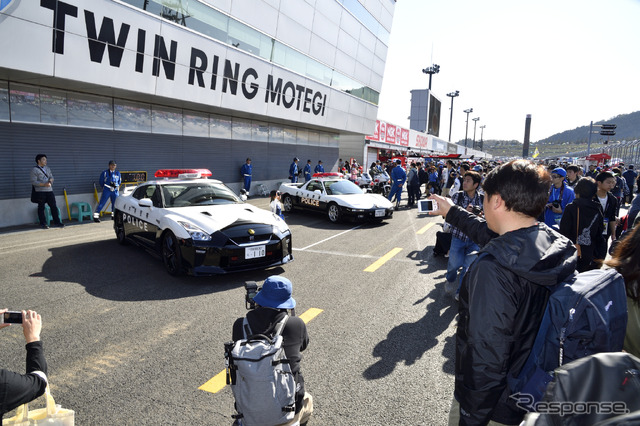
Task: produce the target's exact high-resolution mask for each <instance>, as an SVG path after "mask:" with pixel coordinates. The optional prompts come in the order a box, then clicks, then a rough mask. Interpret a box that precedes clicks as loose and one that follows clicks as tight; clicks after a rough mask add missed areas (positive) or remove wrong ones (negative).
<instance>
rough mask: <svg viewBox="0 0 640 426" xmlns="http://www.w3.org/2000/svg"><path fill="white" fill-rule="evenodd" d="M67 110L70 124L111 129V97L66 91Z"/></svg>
mask: <svg viewBox="0 0 640 426" xmlns="http://www.w3.org/2000/svg"><path fill="white" fill-rule="evenodd" d="M67 110H68V114H69V115H68V123H69V125H70V126H81V127H95V128H99V129H113V107H112V105H111V98H104V97H101V96H91V95H84V94H80V93H68V94H67Z"/></svg>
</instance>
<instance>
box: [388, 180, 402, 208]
mask: <svg viewBox="0 0 640 426" xmlns="http://www.w3.org/2000/svg"><path fill="white" fill-rule="evenodd" d="M396 194H397V197H398V203H399V202H400V200H401V199H402V186H400V185H398V184H397V183H394V184H393V185H391V191H389V201H392V200H393V196H394V195H396Z"/></svg>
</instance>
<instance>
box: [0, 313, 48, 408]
mask: <svg viewBox="0 0 640 426" xmlns="http://www.w3.org/2000/svg"><path fill="white" fill-rule="evenodd" d="M5 312H7V310H6V309H0V315H4V313H5ZM10 325H11V324H0V328H5V327H9V326H10ZM41 330H42V318H41V317H40V315H39V314H38V313H37V312H36V311H22V332H23V333H24V339H25V341H26V342H27V344H26V348H27V367H26V370H27V371H26V373H25V374H20V373H14V372H12V371H9V370H6V369H4V368H3V369H0V419H2V417H3V416H4V415H5V414H6V413H8V412H9V411H11V410H13V409H15V408H17V407H18V406H20V405H22V404H26V403H27V402H30V401H33V400H34V399H36V398H38V397H39V396H40V395H42V394H43V393H44V391H45V389H46V387H47V362H46V360H45V358H44V350H43V348H42V342H41V341H40V331H41Z"/></svg>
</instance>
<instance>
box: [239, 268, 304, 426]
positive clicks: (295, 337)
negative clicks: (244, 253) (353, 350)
mask: <svg viewBox="0 0 640 426" xmlns="http://www.w3.org/2000/svg"><path fill="white" fill-rule="evenodd" d="M292 291H293V287H292V284H291V281H289V280H288V279H287V278H285V277H282V276H279V275H272V276H270V277H269V278H267V279H266V280H265V281H264V284H263V285H262V288H261V289H260V291H259V292H258V293H257V294H256V295H255V297H254V298H253V301H254V302H255V305H256V308H255V309H252V310H250V311H249V312H247V316H246V318H247V322H248V325H249V328H250V333H247V335H255V334H265V333H268V332H269V330H272V329H274V326H275V324H276V323H278V322H280V321H281V319H282V317H283V316H284V315H289V313H288V312H287V311H288V310H289V309H293V308H295V306H296V301H295V299H294V298H293V297H292V295H291V294H292ZM243 320H244V318H238V319H237V320H236V321H235V322H234V324H233V336H232V338H233V340H234V341H238V340H241V339H243V338H245V335H244V332H243ZM281 335H282V347H283V348H284V352H285V355H286V358H287V359H288V360H289V366H290V367H291V373H292V374H293V377H294V379H295V383H296V398H295V416H294V418H293V420H291V421H290V422H289V423H287V424H288V425H293V424H298V422H299V424H302V425H304V424H305V423H306V422H307V421H308V420H309V417H310V416H311V413H312V412H313V398H312V396H311V395H310V394H309V393H307V392H305V389H304V378H303V377H302V373H301V371H300V361H301V360H302V354H301V352H302V351H304V350H305V349H306V348H307V345H308V344H309V335H308V334H307V326H306V325H305V323H304V321H302V320H301V319H300V318H299V317H296V316H289V318H288V319H287V321H286V323H285V326H284V328H283V330H282V334H281Z"/></svg>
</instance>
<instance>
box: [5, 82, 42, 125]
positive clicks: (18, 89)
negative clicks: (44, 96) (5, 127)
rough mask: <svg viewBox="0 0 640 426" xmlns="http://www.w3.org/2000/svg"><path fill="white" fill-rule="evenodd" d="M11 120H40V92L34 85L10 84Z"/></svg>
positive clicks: (31, 121)
mask: <svg viewBox="0 0 640 426" xmlns="http://www.w3.org/2000/svg"><path fill="white" fill-rule="evenodd" d="M9 102H10V103H11V121H24V122H29V123H39V122H40V93H39V91H38V89H37V88H36V87H32V86H23V85H20V84H12V85H11V91H10V98H9Z"/></svg>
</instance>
